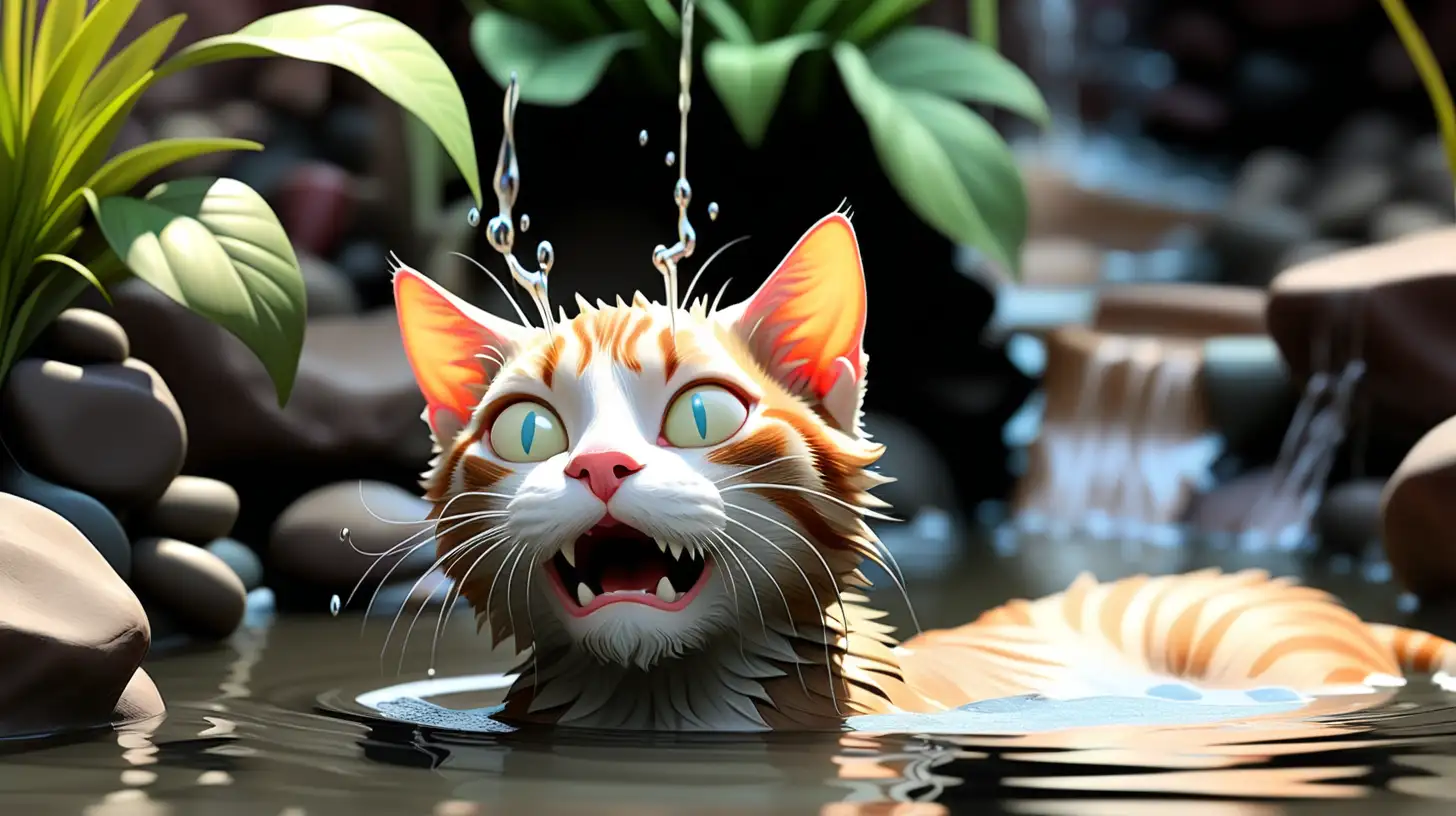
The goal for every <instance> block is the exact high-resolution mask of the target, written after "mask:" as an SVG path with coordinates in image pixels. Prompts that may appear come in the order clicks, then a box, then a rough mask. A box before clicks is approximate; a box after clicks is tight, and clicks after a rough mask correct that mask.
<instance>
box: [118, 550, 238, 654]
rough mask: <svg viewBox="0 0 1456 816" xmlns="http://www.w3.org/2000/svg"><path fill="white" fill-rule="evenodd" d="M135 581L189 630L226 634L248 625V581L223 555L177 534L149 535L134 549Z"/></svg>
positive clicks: (139, 589) (205, 634) (212, 635)
mask: <svg viewBox="0 0 1456 816" xmlns="http://www.w3.org/2000/svg"><path fill="white" fill-rule="evenodd" d="M132 585H133V586H135V587H136V590H137V594H138V595H139V596H141V597H142V598H143V599H144V600H146V601H147V602H148V603H149V604H155V605H156V606H157V607H158V608H159V609H161V610H162V611H163V612H165V613H166V614H167V616H168V617H169V618H171V619H172V620H173V621H174V622H176V623H177V625H179V626H181V627H183V628H184V629H185V630H186V631H187V633H188V634H191V635H197V636H200V637H208V638H225V637H227V636H228V635H230V634H232V633H233V631H234V630H236V629H237V628H238V624H239V623H242V620H243V612H244V611H245V610H246V607H247V594H248V592H247V590H246V589H244V588H243V582H242V581H241V580H240V579H239V578H238V576H237V575H236V574H235V573H234V572H233V571H232V569H231V568H230V567H229V566H228V565H227V564H225V563H223V561H222V559H220V558H218V557H217V556H215V555H213V554H212V553H210V552H208V551H207V550H204V549H202V548H201V547H197V546H194V545H192V544H188V543H186V542H184V541H177V540H176V539H171V538H144V539H142V540H141V541H138V542H137V543H136V546H135V547H134V548H133V550H132Z"/></svg>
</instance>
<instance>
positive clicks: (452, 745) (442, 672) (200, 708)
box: [0, 529, 1456, 816]
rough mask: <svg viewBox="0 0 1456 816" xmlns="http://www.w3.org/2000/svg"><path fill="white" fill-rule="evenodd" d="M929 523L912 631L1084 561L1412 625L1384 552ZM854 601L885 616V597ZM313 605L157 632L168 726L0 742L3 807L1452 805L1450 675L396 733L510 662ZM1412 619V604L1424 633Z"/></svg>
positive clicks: (420, 810) (1156, 810)
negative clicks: (1142, 697) (698, 731)
mask: <svg viewBox="0 0 1456 816" xmlns="http://www.w3.org/2000/svg"><path fill="white" fill-rule="evenodd" d="M944 532H945V531H944V530H941V531H940V533H938V534H932V535H926V536H922V537H916V536H914V535H901V536H900V537H899V538H892V539H890V542H889V543H890V544H891V546H893V547H894V548H895V549H896V550H897V555H898V557H899V559H900V562H901V565H902V567H903V569H904V571H905V573H906V576H907V583H908V585H909V591H910V594H911V597H912V599H914V601H915V603H916V611H917V613H918V614H919V617H920V620H921V622H922V624H924V625H925V626H927V627H938V626H947V625H952V624H957V623H961V622H964V621H967V620H969V619H970V618H972V617H974V616H975V615H977V614H979V613H980V612H982V611H984V610H985V609H987V608H989V607H991V606H994V605H997V604H998V603H1000V602H1002V601H1004V600H1006V599H1007V598H1009V597H1014V596H1036V595H1041V594H1044V593H1048V592H1054V591H1057V590H1059V589H1061V588H1063V587H1065V585H1066V584H1067V583H1068V582H1069V581H1070V580H1071V579H1072V578H1073V577H1074V576H1075V575H1076V574H1077V573H1078V572H1080V571H1082V570H1089V571H1091V572H1093V573H1094V574H1095V575H1097V577H1099V578H1101V579H1110V578H1115V577H1118V576H1120V575H1126V574H1132V573H1137V572H1144V571H1147V572H1154V573H1166V572H1174V571H1180V570H1185V569H1193V568H1198V567H1201V566H1208V565H1218V566H1222V567H1225V568H1227V569H1237V568H1243V567H1262V568H1266V569H1269V570H1271V571H1274V572H1279V573H1286V574H1296V575H1299V576H1301V577H1303V578H1304V580H1305V581H1306V582H1308V583H1310V584H1314V585H1316V586H1320V587H1322V588H1326V589H1329V590H1332V591H1334V592H1336V593H1338V594H1339V595H1340V596H1341V597H1342V598H1344V599H1345V600H1346V602H1347V603H1349V604H1350V605H1351V606H1352V607H1353V608H1354V609H1355V610H1356V611H1358V612H1360V613H1361V614H1362V615H1364V616H1366V617H1368V618H1373V619H1377V620H1384V621H1392V622H1410V621H1411V620H1412V612H1413V608H1412V607H1413V604H1411V603H1410V602H1409V600H1408V599H1404V598H1402V596H1401V594H1400V592H1399V590H1398V589H1397V588H1396V587H1395V586H1394V585H1393V584H1391V583H1390V582H1389V579H1388V571H1387V570H1384V569H1382V567H1381V565H1380V564H1378V563H1375V562H1366V561H1363V560H1360V559H1352V558H1343V559H1341V558H1335V559H1316V558H1312V557H1309V556H1303V555H1298V554H1290V553H1278V552H1263V553H1260V552H1247V551H1241V550H1239V549H1237V548H1235V547H1232V546H1222V547H1220V546H1217V544H1216V543H1211V542H1203V543H1201V544H1199V545H1198V546H1183V547H1167V546H1162V547H1158V546H1151V545H1146V546H1144V545H1126V544H1122V543H1118V542H1114V541H1084V540H1072V539H1049V538H1045V537H1032V536H1029V535H1024V534H1023V535H1018V534H1016V533H1014V532H1011V531H1009V530H1005V529H1003V530H1001V531H999V532H997V533H995V534H990V533H984V534H983V533H974V534H967V535H964V536H961V535H956V534H951V535H945V534H944ZM875 595H876V600H877V601H878V603H879V604H881V605H882V606H883V607H884V608H887V609H889V610H891V612H892V620H893V622H894V623H896V624H897V625H898V626H900V627H901V630H902V632H903V631H905V630H906V628H908V623H907V621H908V616H907V615H906V612H905V606H904V604H903V602H902V601H901V600H900V595H899V593H898V592H897V591H895V590H894V589H893V588H891V589H882V590H878V591H877V592H876V593H875ZM321 612H322V614H319V615H313V616H308V615H305V616H297V615H271V614H269V613H268V612H267V610H266V609H259V610H256V614H253V615H252V616H250V622H249V625H248V626H247V627H245V628H244V629H243V630H241V631H239V632H238V633H237V634H236V635H235V636H234V637H233V638H232V639H231V640H230V641H229V642H227V643H225V644H222V645H219V646H215V647H208V648H205V649H199V648H175V647H169V646H168V645H167V644H158V645H157V647H156V648H155V649H154V654H153V655H152V656H151V657H150V658H149V660H148V663H147V668H148V670H149V671H150V673H151V674H152V677H153V678H154V679H155V681H156V683H157V685H158V687H159V688H160V689H161V691H162V693H163V695H164V696H165V697H166V699H167V701H168V705H169V708H170V712H169V716H168V717H167V719H166V720H165V721H164V722H163V723H161V724H160V725H159V726H154V727H153V728H152V729H150V730H146V729H143V730H126V731H120V732H115V733H112V732H108V733H105V734H101V735H90V736H88V737H86V738H79V739H73V740H69V741H66V742H64V743H60V744H34V743H32V744H13V743H12V744H9V745H6V744H5V743H0V754H3V755H0V813H6V814H9V813H14V814H47V813H85V814H94V815H96V816H102V815H103V814H104V815H105V816H123V815H124V816H133V815H136V816H152V815H153V814H156V815H157V816H162V815H163V814H167V815H170V814H193V813H196V814H208V815H209V816H213V815H214V814H216V815H217V816H228V814H268V815H269V816H275V815H277V816H324V815H327V814H360V813H369V814H372V813H379V814H401V815H403V816H408V815H409V814H419V815H420V816H467V814H482V813H523V814H524V813H531V814H537V813H540V814H548V813H573V814H575V813H593V814H597V813H632V814H645V813H680V812H694V813H697V812H704V813H742V812H755V813H821V814H825V815H826V816H837V815H838V814H897V816H912V814H913V815H916V816H918V815H919V814H936V813H945V812H954V813H962V812H976V813H982V812H985V813H992V812H1004V813H1026V814H1077V816H1096V814H1104V813H1105V814H1116V816H1138V814H1143V813H1147V814H1165V813H1170V812H1174V811H1173V808H1176V809H1177V810H1176V812H1177V813H1179V814H1180V816H1204V814H1217V815H1218V816H1224V814H1228V816H1235V815H1238V816H1248V815H1255V816H1263V814H1277V813H1286V812H1287V813H1305V812H1308V813H1320V814H1329V813H1368V812H1372V811H1375V810H1377V809H1378V810H1379V811H1380V812H1382V813H1386V814H1403V813H1445V812H1450V808H1451V807H1452V806H1453V803H1456V693H1453V692H1451V691H1445V690H1443V689H1441V688H1440V687H1439V686H1438V685H1437V684H1436V683H1435V682H1433V681H1432V679H1430V678H1414V679H1413V680H1412V682H1411V683H1410V684H1409V685H1408V686H1406V687H1405V688H1403V689H1401V690H1400V691H1398V692H1396V693H1394V694H1393V695H1390V696H1388V697H1387V698H1385V699H1384V700H1383V701H1381V702H1378V704H1376V705H1375V707H1374V708H1371V709H1369V710H1365V711H1362V712H1360V713H1356V714H1345V715H1339V716H1328V717H1319V718H1315V719H1310V718H1309V717H1308V716H1304V717H1301V716H1300V715H1299V714H1297V713H1292V714H1287V715H1286V714H1278V713H1276V714H1274V715H1273V716H1268V715H1267V713H1268V710H1267V709H1259V710H1257V711H1256V710H1255V709H1254V708H1250V709H1249V711H1250V712H1251V714H1250V717H1252V716H1253V714H1259V715H1261V716H1259V717H1258V719H1257V720H1253V719H1250V717H1242V716H1241V715H1240V713H1239V711H1237V710H1223V709H1221V708H1218V707H1217V706H1215V707H1214V708H1209V707H1207V706H1204V707H1202V708H1201V709H1199V711H1202V715H1200V714H1199V713H1198V712H1197V711H1193V709H1198V708H1199V707H1198V706H1192V705H1189V706H1186V708H1184V709H1176V707H1175V708H1172V709H1169V708H1167V706H1166V705H1165V704H1164V703H1159V705H1164V709H1160V710H1159V712H1157V713H1156V714H1155V716H1156V718H1155V719H1154V720H1153V722H1156V723H1158V724H1147V723H1141V724H1139V723H1135V722H1129V721H1127V719H1126V713H1127V712H1128V711H1129V710H1134V711H1136V710H1139V708H1138V707H1139V706H1143V708H1142V709H1140V710H1142V711H1143V712H1144V713H1145V714H1146V713H1147V712H1148V711H1151V710H1152V709H1150V708H1147V707H1146V705H1147V704H1148V701H1143V702H1141V703H1139V702H1138V701H1129V700H1121V701H1100V702H1099V701H1081V702H1078V703H1068V702H1053V701H1042V700H1011V701H999V702H997V703H995V704H993V705H991V706H989V707H988V708H985V709H984V710H982V711H981V712H980V714H982V715H984V718H983V719H982V720H981V722H982V724H983V725H985V727H984V728H982V729H980V732H981V735H980V736H956V735H944V734H940V735H929V734H924V733H922V734H920V735H916V734H900V735H894V734H891V735H886V734H874V733H865V732H856V733H846V734H817V735H774V736H745V735H692V736H687V735H676V736H674V735H642V734H624V733H600V732H585V731H577V730H569V729H558V730H554V731H551V730H522V731H514V732H511V731H505V730H503V731H502V732H501V733H489V732H488V731H486V730H482V729H480V728H478V727H475V728H474V729H473V730H465V729H463V728H462V727H461V726H464V727H466V728H471V727H472V726H471V723H472V722H476V724H477V725H478V724H479V722H478V721H480V720H483V718H480V717H478V715H463V716H456V717H455V718H454V719H451V718H450V717H445V718H444V719H443V720H441V721H438V722H436V723H435V725H434V726H419V725H414V724H411V723H409V722H404V721H401V720H399V719H392V718H390V717H387V716H385V715H384V714H382V713H381V712H380V710H379V708H380V707H383V708H386V709H387V710H391V711H392V712H393V713H394V714H395V715H397V716H405V717H408V718H413V719H423V720H426V721H432V720H430V717H429V716H420V715H421V714H424V715H429V714H430V710H431V708H430V707H431V706H432V705H433V704H436V703H437V704H439V705H440V706H443V707H445V709H451V710H458V709H479V708H482V707H485V706H489V705H491V704H493V703H495V702H496V701H497V700H498V699H499V698H500V695H501V692H500V691H499V690H496V691H491V690H489V689H488V688H487V689H486V690H483V691H477V692H474V693H455V694H448V695H439V696H436V697H432V698H431V700H432V702H431V703H424V702H421V701H419V700H412V701H407V702H408V705H406V706H405V707H404V708H398V707H396V708H394V709H389V707H388V706H379V704H378V701H379V700H381V699H390V698H394V697H399V696H401V692H399V690H395V691H394V692H391V691H390V687H393V686H396V685H398V684H402V683H419V682H433V683H435V684H436V688H437V689H438V690H446V691H448V690H449V689H448V686H449V685H451V684H455V685H461V684H460V683H459V681H458V678H460V677H463V676H479V675H490V674H492V673H497V672H504V671H507V670H508V669H509V666H510V661H509V660H508V659H505V657H504V656H503V655H500V654H491V653H489V652H488V651H487V650H486V649H485V648H484V644H483V641H482V640H481V639H480V638H478V637H477V636H476V635H475V633H474V627H473V624H472V622H471V621H470V615H468V614H457V615H455V616H453V617H452V619H451V621H450V623H449V625H448V626H447V627H446V629H445V631H444V632H443V633H442V635H441V638H440V642H439V652H438V657H437V659H436V662H435V667H436V673H435V676H434V678H433V680H431V678H428V677H427V675H426V669H427V668H428V666H429V665H430V640H431V636H432V635H433V629H434V617H433V614H431V613H427V614H426V615H425V616H423V617H422V622H421V624H420V626H419V627H418V628H417V630H416V634H415V636H414V637H413V639H412V640H411V642H410V646H409V650H408V651H407V652H406V653H405V654H404V660H403V670H402V671H400V670H399V667H400V653H399V651H398V649H397V646H398V643H399V642H400V637H399V634H398V633H396V636H395V638H394V640H393V641H391V645H390V648H389V650H388V653H387V656H386V657H385V658H384V659H383V660H381V657H380V654H381V645H382V644H383V642H384V640H385V634H386V632H387V631H388V629H389V623H390V618H389V617H388V616H378V617H371V618H369V619H368V620H365V619H363V618H362V617H360V616H358V615H351V614H349V613H348V612H346V613H344V614H342V615H340V616H338V617H331V616H329V615H328V614H327V611H326V610H321ZM1422 612H1423V613H1425V614H1424V615H1422V616H1420V617H1419V618H1418V619H1416V620H1415V621H1414V622H1415V623H1418V624H1420V625H1422V626H1426V627H1428V628H1430V627H1433V626H1434V627H1435V628H1437V629H1438V630H1440V629H1441V628H1442V627H1441V626H1440V625H1439V623H1440V622H1439V621H1437V622H1436V623H1435V624H1433V622H1432V620H1430V619H1429V618H1430V612H1431V611H1430V610H1422ZM1447 623H1448V626H1447V627H1446V629H1445V630H1444V631H1442V634H1445V635H1446V636H1448V637H1449V636H1451V635H1452V634H1456V632H1453V631H1451V629H1453V628H1456V620H1453V621H1448V622H1447ZM361 624H362V626H361ZM361 630H362V634H361ZM464 685H472V686H487V687H488V686H490V685H491V683H490V682H488V681H487V682H483V683H482V682H467V683H465V684H464ZM497 685H498V684H497ZM404 691H405V692H408V691H409V689H408V687H407V688H406V689H405V690H404ZM361 700H362V702H361ZM1220 704H1221V703H1220ZM1049 706H1061V707H1062V708H1049ZM1129 706H1131V709H1129ZM435 711H436V712H438V711H439V709H435ZM1179 711H1183V712H1184V713H1183V714H1180V713H1179ZM1170 712H1171V713H1170ZM447 713H448V712H447ZM1185 714H1186V718H1184V719H1181V720H1180V717H1184V715H1185ZM471 716H476V720H471V719H470V717H471ZM1170 718H1171V719H1170ZM485 722H488V721H485ZM1017 723H1022V724H1024V725H1025V728H1024V729H1023V731H1024V733H1015V731H1016V728H1017ZM1171 800H1176V801H1171Z"/></svg>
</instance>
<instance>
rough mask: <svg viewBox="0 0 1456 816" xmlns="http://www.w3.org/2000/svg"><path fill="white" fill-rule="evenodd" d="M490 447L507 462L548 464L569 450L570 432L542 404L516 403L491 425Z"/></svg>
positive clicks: (528, 401) (507, 408)
mask: <svg viewBox="0 0 1456 816" xmlns="http://www.w3.org/2000/svg"><path fill="white" fill-rule="evenodd" d="M490 448H491V450H493V451H495V455H496V456H499V457H500V458H502V459H504V460H506V461H507V462H544V461H546V460H547V459H550V458H551V457H553V456H555V455H556V454H558V453H561V452H563V451H565V450H566V429H565V428H563V427H562V425H561V419H560V418H559V417H557V416H556V414H555V413H554V412H553V411H552V410H551V409H550V408H547V407H546V406H544V405H542V404H541V403H539V402H532V401H530V400H522V401H521V402H513V403H511V404H510V405H508V406H506V409H505V410H504V411H501V412H500V413H499V414H496V417H495V421H494V422H492V423H491V425H490Z"/></svg>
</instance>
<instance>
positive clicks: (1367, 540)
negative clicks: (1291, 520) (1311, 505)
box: [1314, 479, 1385, 555]
mask: <svg viewBox="0 0 1456 816" xmlns="http://www.w3.org/2000/svg"><path fill="white" fill-rule="evenodd" d="M1384 487H1385V482H1384V481H1383V480H1381V479H1354V480H1352V481H1348V482H1345V483H1344V484H1340V485H1337V486H1335V487H1333V488H1331V489H1330V490H1329V492H1327V493H1325V496H1324V499H1323V500H1321V502H1320V507H1319V510H1318V511H1317V512H1316V513H1315V517H1314V532H1315V533H1317V534H1318V535H1319V538H1320V548H1321V549H1323V550H1324V551H1325V552H1330V553H1346V554H1349V555H1362V554H1364V552H1365V549H1366V548H1367V547H1369V546H1370V545H1371V544H1373V543H1375V542H1377V541H1379V540H1380V493H1381V490H1382V489H1384Z"/></svg>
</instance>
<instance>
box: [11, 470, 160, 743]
mask: <svg viewBox="0 0 1456 816" xmlns="http://www.w3.org/2000/svg"><path fill="white" fill-rule="evenodd" d="M149 642H150V630H149V628H148V626H147V619H146V614H145V613H144V612H143V611H142V607H141V604H140V603H138V602H137V599H136V596H135V595H133V594H132V593H131V590H130V589H128V588H127V586H126V583H125V582H124V581H122V580H121V578H120V577H118V576H117V574H116V571H115V570H113V569H112V568H111V567H110V565H108V564H107V563H106V560H105V559H104V558H102V557H101V555H100V554H99V553H97V552H96V549H95V548H94V547H92V546H91V543H90V542H88V541H87V540H86V538H85V536H83V535H81V532H80V531H79V530H77V529H76V528H75V527H74V526H72V525H71V524H70V523H69V522H67V521H66V520H65V519H63V518H61V517H60V516H58V515H56V514H55V513H53V512H51V511H49V510H47V509H45V508H44V507H41V506H40V505H38V504H35V503H33V502H29V501H26V500H25V499H22V498H19V497H16V496H10V495H6V494H0V665H3V666H5V667H7V668H6V670H5V671H0V734H4V735H25V734H43V733H44V734H50V733H56V732H61V731H68V730H72V729H81V728H93V727H96V726H99V725H105V724H107V723H109V722H111V717H112V715H113V711H114V709H115V708H116V706H117V703H118V701H119V700H121V698H122V695H123V692H124V691H125V690H126V688H127V686H128V685H129V684H130V683H131V681H132V678H133V676H134V675H135V673H136V671H137V667H138V666H140V665H141V662H142V658H143V657H145V656H146V653H147V647H148V644H149ZM21 667H23V670H22V669H21Z"/></svg>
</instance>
